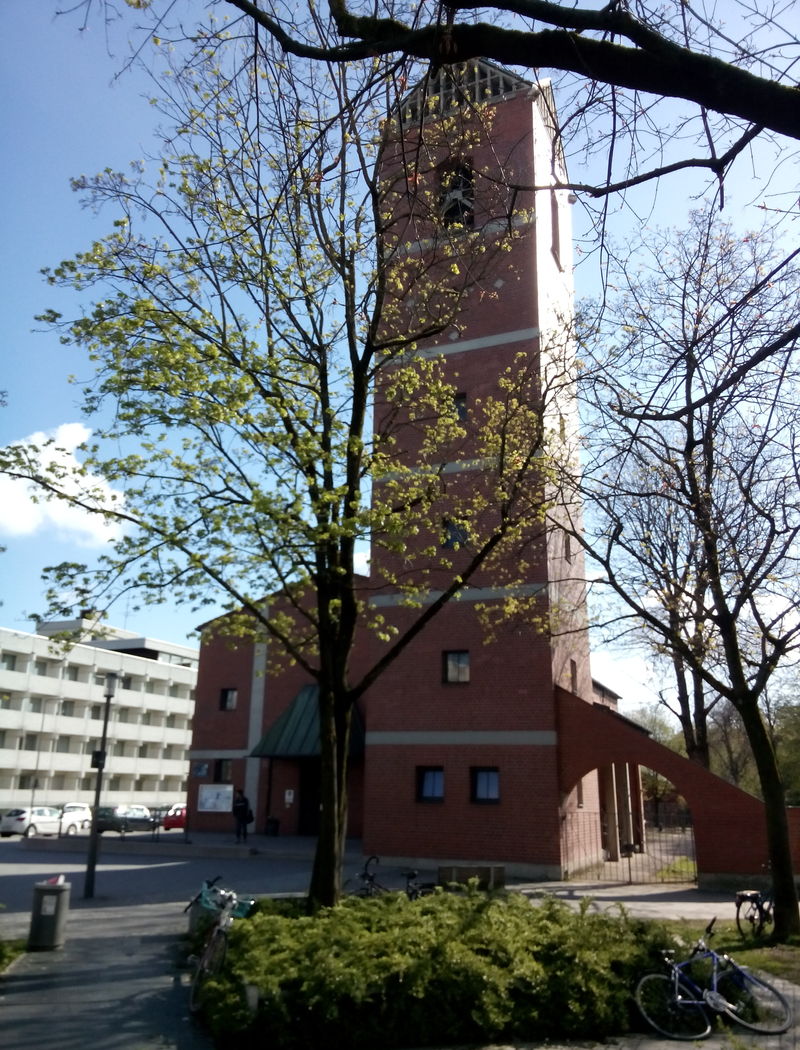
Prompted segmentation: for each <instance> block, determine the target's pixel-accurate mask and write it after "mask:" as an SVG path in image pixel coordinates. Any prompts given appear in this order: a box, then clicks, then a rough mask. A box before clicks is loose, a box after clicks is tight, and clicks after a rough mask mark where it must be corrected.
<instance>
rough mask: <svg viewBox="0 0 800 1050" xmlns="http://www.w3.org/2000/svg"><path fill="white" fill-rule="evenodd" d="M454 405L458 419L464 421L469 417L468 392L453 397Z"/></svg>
mask: <svg viewBox="0 0 800 1050" xmlns="http://www.w3.org/2000/svg"><path fill="white" fill-rule="evenodd" d="M453 407H454V408H455V410H456V419H458V420H459V421H461V422H463V421H464V420H465V419H466V418H467V415H468V411H467V395H466V394H456V396H455V397H454V398H453Z"/></svg>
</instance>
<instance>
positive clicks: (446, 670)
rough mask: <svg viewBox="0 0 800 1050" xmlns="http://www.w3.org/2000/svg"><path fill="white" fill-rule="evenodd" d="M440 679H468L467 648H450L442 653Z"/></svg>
mask: <svg viewBox="0 0 800 1050" xmlns="http://www.w3.org/2000/svg"><path fill="white" fill-rule="evenodd" d="M442 681H443V682H459V683H465V682H468V681H469V650H468V649H451V650H448V651H446V652H444V653H442Z"/></svg>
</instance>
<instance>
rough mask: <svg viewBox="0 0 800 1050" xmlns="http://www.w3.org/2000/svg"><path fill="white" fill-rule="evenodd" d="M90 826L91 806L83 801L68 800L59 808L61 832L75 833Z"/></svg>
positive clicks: (64, 833) (66, 833)
mask: <svg viewBox="0 0 800 1050" xmlns="http://www.w3.org/2000/svg"><path fill="white" fill-rule="evenodd" d="M91 826H92V807H91V806H87V805H86V803H85V802H68V803H67V804H66V805H65V806H64V808H63V809H62V810H61V834H62V835H77V834H78V832H79V831H81V830H85V829H86V828H90V827H91Z"/></svg>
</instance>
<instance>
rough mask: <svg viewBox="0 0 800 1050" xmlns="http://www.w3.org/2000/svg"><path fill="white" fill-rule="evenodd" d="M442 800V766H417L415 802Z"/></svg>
mask: <svg viewBox="0 0 800 1050" xmlns="http://www.w3.org/2000/svg"><path fill="white" fill-rule="evenodd" d="M442 801H444V769H443V768H442V766H417V802H442Z"/></svg>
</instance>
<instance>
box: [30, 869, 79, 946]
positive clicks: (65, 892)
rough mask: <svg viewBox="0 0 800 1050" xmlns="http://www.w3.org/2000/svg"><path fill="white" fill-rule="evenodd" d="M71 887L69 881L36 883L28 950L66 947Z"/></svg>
mask: <svg viewBox="0 0 800 1050" xmlns="http://www.w3.org/2000/svg"><path fill="white" fill-rule="evenodd" d="M71 889H72V884H71V883H69V882H36V883H34V886H33V908H32V910H31V928H30V933H29V934H28V951H48V950H50V949H53V948H63V947H64V941H65V939H66V937H65V932H66V928H67V915H68V914H69V895H70V890H71Z"/></svg>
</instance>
